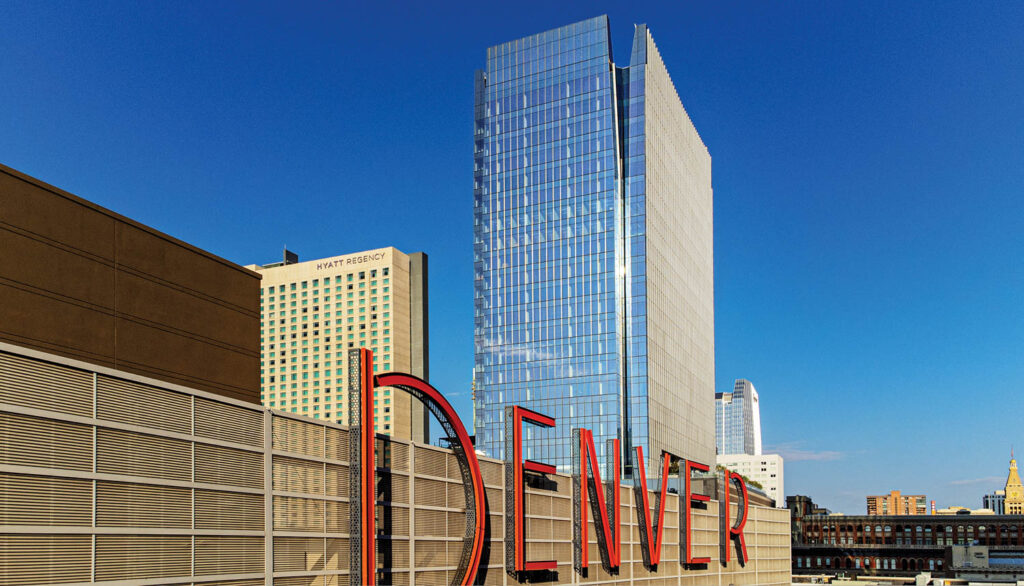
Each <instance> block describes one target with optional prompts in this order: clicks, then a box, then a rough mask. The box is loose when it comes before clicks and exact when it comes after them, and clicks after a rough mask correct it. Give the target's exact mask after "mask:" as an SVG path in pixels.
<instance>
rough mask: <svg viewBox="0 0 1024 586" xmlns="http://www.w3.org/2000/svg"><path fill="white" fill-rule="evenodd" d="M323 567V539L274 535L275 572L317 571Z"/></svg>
mask: <svg viewBox="0 0 1024 586" xmlns="http://www.w3.org/2000/svg"><path fill="white" fill-rule="evenodd" d="M323 569H324V540H323V539H322V538H318V537H275V538H274V571H275V572H314V571H316V572H318V571H322V570H323Z"/></svg>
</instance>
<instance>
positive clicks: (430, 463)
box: [416, 446, 446, 478]
mask: <svg viewBox="0 0 1024 586" xmlns="http://www.w3.org/2000/svg"><path fill="white" fill-rule="evenodd" d="M416 473H417V474H429V475H430V476H440V477H441V478H444V477H445V475H446V471H445V458H444V453H443V452H439V451H436V450H432V449H429V448H427V447H425V446H416Z"/></svg>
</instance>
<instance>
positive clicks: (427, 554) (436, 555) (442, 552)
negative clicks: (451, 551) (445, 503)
mask: <svg viewBox="0 0 1024 586" xmlns="http://www.w3.org/2000/svg"><path fill="white" fill-rule="evenodd" d="M419 513H420V511H416V515H417V517H416V523H417V524H419ZM447 560H448V554H447V551H446V549H445V545H444V542H443V541H417V542H416V567H417V568H443V567H445V566H446V565H448V561H447ZM416 583H417V584H418V583H419V573H417V574H416Z"/></svg>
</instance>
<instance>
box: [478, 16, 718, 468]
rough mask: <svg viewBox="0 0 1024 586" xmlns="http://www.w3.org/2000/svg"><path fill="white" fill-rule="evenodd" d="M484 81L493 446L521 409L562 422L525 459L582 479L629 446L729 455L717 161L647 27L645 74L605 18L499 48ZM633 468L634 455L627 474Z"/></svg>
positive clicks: (488, 437)
mask: <svg viewBox="0 0 1024 586" xmlns="http://www.w3.org/2000/svg"><path fill="white" fill-rule="evenodd" d="M486 58H487V60H486V67H485V69H483V70H479V71H477V73H476V76H475V92H474V94H475V109H474V118H475V124H474V194H473V195H474V203H473V209H474V302H475V308H474V326H475V329H474V336H475V337H474V345H475V369H476V399H477V409H476V422H475V428H476V433H477V447H478V449H481V450H482V451H484V452H485V453H486V454H488V455H489V456H492V457H499V458H500V457H502V456H503V452H504V449H503V441H504V411H503V408H504V406H505V405H510V404H519V405H522V406H524V407H527V408H529V409H533V410H536V411H538V412H541V413H544V414H545V415H548V416H551V417H554V418H555V420H556V426H555V428H554V429H547V430H543V431H541V430H536V431H537V432H539V433H535V430H532V429H529V426H528V427H527V430H526V434H527V435H526V437H527V439H528V440H529V441H528V442H527V444H526V445H525V446H524V448H525V450H526V453H525V454H524V456H525V457H526V458H529V459H533V460H538V461H543V462H546V463H549V464H552V465H555V466H556V467H557V468H558V469H559V470H561V471H567V470H569V469H570V468H571V447H570V444H571V442H570V438H571V433H572V429H573V428H576V427H585V428H588V429H591V430H592V431H593V435H594V444H595V448H596V450H597V452H598V458H599V459H601V460H602V461H604V459H605V443H606V440H609V439H613V438H616V437H619V435H620V434H621V437H622V443H621V446H620V450H621V451H622V454H623V456H626V455H627V454H631V453H632V448H633V447H634V446H642V447H643V448H644V456H645V458H647V459H648V461H650V460H651V459H656V458H658V457H659V455H660V453H661V451H662V450H666V451H669V452H671V453H673V454H675V455H677V456H681V457H685V458H689V459H694V460H697V461H701V462H706V463H710V462H712V461H713V459H714V455H715V451H714V441H715V438H714V427H713V423H712V418H713V417H714V406H713V397H714V374H715V364H714V274H713V268H714V267H713V226H712V224H713V218H712V189H711V156H710V154H709V153H708V150H707V148H706V147H705V146H704V143H703V142H702V141H701V138H700V136H699V135H698V133H697V130H696V129H695V128H694V125H693V123H692V122H691V121H690V118H689V116H688V115H687V113H686V110H685V109H684V107H683V105H682V103H681V101H680V99H679V96H678V93H677V91H676V88H675V86H674V84H673V82H672V79H671V77H670V76H669V73H668V71H667V69H666V67H665V64H664V62H663V61H662V59H661V56H660V54H659V53H658V48H657V46H656V45H655V43H654V40H653V38H652V37H651V34H650V31H649V30H648V28H647V26H646V25H642V24H641V25H637V26H636V27H635V30H634V35H633V43H632V50H631V52H630V58H629V64H628V65H626V66H624V67H619V66H616V65H615V63H614V62H613V59H612V49H611V39H610V32H609V24H608V17H607V16H599V17H595V18H591V19H588V20H585V21H582V22H577V23H573V24H570V25H567V26H563V27H560V28H556V29H553V30H549V31H545V32H542V33H539V34H535V35H530V36H526V37H523V38H520V39H516V40H513V41H509V42H506V43H502V44H499V45H496V46H493V47H491V48H489V49H488V50H487V53H486ZM631 461H632V458H631V456H630V457H624V458H623V464H624V467H625V468H626V473H627V474H628V473H629V467H630V464H631Z"/></svg>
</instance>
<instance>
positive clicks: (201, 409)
mask: <svg viewBox="0 0 1024 586" xmlns="http://www.w3.org/2000/svg"><path fill="white" fill-rule="evenodd" d="M195 434H196V435H197V436H200V437H208V438H213V439H218V440H222V441H226V442H232V443H236V444H244V445H247V446H254V447H262V446H263V411H256V410H253V409H246V408H244V407H238V406H236V405H228V404H227V403H221V402H219V401H211V400H209V399H204V398H202V397H196V432H195Z"/></svg>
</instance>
